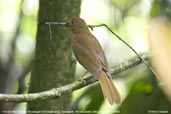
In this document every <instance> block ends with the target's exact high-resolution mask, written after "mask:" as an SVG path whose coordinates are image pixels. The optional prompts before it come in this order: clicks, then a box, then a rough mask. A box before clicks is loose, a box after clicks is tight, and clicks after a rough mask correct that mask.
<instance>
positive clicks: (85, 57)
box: [73, 35, 102, 79]
mask: <svg viewBox="0 0 171 114" xmlns="http://www.w3.org/2000/svg"><path fill="white" fill-rule="evenodd" d="M75 37H81V39H80V38H75V39H76V41H74V42H73V52H74V54H75V56H76V58H77V60H78V62H79V63H80V64H81V65H83V66H84V67H85V68H86V69H87V70H88V71H89V72H90V73H91V74H92V75H93V76H95V78H97V79H98V76H99V73H100V71H101V69H102V66H101V62H100V60H99V57H98V54H97V52H96V48H97V46H96V43H94V44H93V42H94V39H91V38H88V36H87V35H80V36H75Z"/></svg>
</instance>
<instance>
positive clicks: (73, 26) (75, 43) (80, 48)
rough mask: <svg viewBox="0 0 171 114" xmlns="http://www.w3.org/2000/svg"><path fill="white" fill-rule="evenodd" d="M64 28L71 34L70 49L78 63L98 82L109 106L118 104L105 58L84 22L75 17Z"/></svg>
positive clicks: (115, 90)
mask: <svg viewBox="0 0 171 114" xmlns="http://www.w3.org/2000/svg"><path fill="white" fill-rule="evenodd" d="M66 26H67V27H68V28H69V29H70V30H71V31H72V33H73V39H72V49H73V52H74V55H75V57H76V59H77V60H78V62H79V63H80V64H81V65H82V66H84V68H85V69H87V70H88V71H89V72H90V73H91V74H92V75H93V76H94V77H95V78H96V79H97V80H99V82H100V86H101V89H102V91H103V95H104V97H105V98H106V99H107V100H108V101H109V103H110V104H111V105H112V104H114V103H117V104H118V103H120V95H119V92H118V90H117V89H116V87H115V85H114V83H113V81H112V78H111V74H110V71H109V69H108V62H107V59H106V56H105V54H104V52H103V49H102V47H101V45H100V44H99V42H98V40H97V39H96V38H95V37H94V36H93V35H92V34H91V32H90V31H89V29H88V26H87V24H86V23H85V21H84V20H83V19H81V18H79V17H75V18H73V19H71V20H70V21H68V22H67V23H66Z"/></svg>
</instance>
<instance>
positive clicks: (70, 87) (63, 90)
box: [0, 54, 149, 102]
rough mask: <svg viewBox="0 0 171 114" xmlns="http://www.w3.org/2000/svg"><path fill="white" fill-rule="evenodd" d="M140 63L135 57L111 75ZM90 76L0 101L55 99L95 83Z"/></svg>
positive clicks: (118, 66)
mask: <svg viewBox="0 0 171 114" xmlns="http://www.w3.org/2000/svg"><path fill="white" fill-rule="evenodd" d="M141 57H142V58H143V59H144V60H148V59H149V55H147V54H143V55H141ZM141 63H142V61H141V60H140V59H139V57H135V58H133V59H131V60H128V61H125V62H123V63H121V64H119V65H117V66H116V67H114V68H113V69H112V74H117V73H120V72H122V71H125V70H127V69H130V68H132V67H134V66H136V65H139V64H141ZM96 81H97V80H95V79H94V78H93V77H92V76H89V77H86V78H84V79H83V80H77V81H75V82H73V83H71V84H67V85H65V86H62V87H57V88H53V89H50V90H48V91H43V92H38V93H31V94H0V101H6V102H29V101H37V100H44V99H49V98H57V97H60V96H62V95H64V94H67V93H69V92H72V91H75V90H78V89H80V88H83V87H85V86H87V85H90V84H92V83H94V82H96Z"/></svg>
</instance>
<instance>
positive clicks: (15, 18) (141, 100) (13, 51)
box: [0, 0, 171, 114]
mask: <svg viewBox="0 0 171 114" xmlns="http://www.w3.org/2000/svg"><path fill="white" fill-rule="evenodd" d="M170 5H171V1H170V0H82V5H81V14H80V17H81V18H83V19H84V20H85V21H86V22H87V24H91V25H96V24H101V23H105V24H107V25H108V26H109V27H110V28H111V29H112V30H113V31H115V32H116V33H117V34H118V35H119V36H121V37H122V38H123V39H124V40H125V41H127V43H129V44H130V45H131V46H132V47H133V48H134V49H135V50H136V51H137V52H138V53H148V51H149V45H148V37H147V36H148V27H149V21H150V20H151V19H152V18H155V17H158V16H161V17H163V16H164V17H166V18H168V19H170V14H171V10H170ZM38 9H39V1H38V0H0V93H18V94H21V93H27V89H28V86H29V77H30V68H31V64H32V60H33V57H34V50H35V41H36V40H35V39H36V32H37V24H38V22H37V13H38ZM169 12H170V13H169ZM61 21H62V20H61ZM92 33H93V34H94V35H95V36H96V37H97V39H98V40H99V42H100V43H101V45H102V47H103V48H104V51H105V53H106V56H107V58H108V61H109V66H110V67H113V66H115V65H117V64H119V63H121V62H124V61H125V60H128V59H130V58H132V57H134V56H135V54H134V53H133V52H132V51H131V50H130V49H129V48H127V46H125V45H124V44H123V43H122V42H120V41H119V40H118V39H117V38H116V37H114V36H113V35H112V34H111V33H110V32H109V31H107V30H106V29H105V28H103V27H99V28H95V29H94V30H93V31H92ZM84 72H85V69H84V68H83V67H82V66H81V65H79V64H77V68H76V79H79V77H77V76H80V75H82V74H83V73H84ZM117 75H118V76H117V78H114V79H115V80H114V81H115V83H116V84H115V85H116V86H117V88H118V90H119V92H120V93H121V97H122V103H121V104H120V105H114V106H111V105H109V104H108V103H107V102H105V101H104V98H103V95H102V93H101V90H100V87H99V84H98V83H95V84H92V85H90V86H88V87H85V88H82V89H80V90H77V91H75V92H73V95H72V106H71V110H81V111H90V112H87V113H98V114H104V113H105V114H110V113H111V114H112V113H119V114H148V113H154V112H153V111H157V112H158V113H159V111H166V113H169V112H171V104H170V103H169V101H168V99H167V97H166V96H165V95H164V94H163V92H162V91H161V90H160V88H159V87H158V84H157V82H156V79H155V76H154V75H153V74H152V73H151V72H150V71H149V69H147V68H146V66H145V65H144V64H141V65H138V66H136V67H134V68H131V69H129V70H127V71H124V72H122V73H119V74H117ZM114 77H115V76H114ZM25 106H26V103H0V109H1V110H3V109H8V108H9V109H13V110H25Z"/></svg>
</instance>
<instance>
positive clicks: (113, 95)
mask: <svg viewBox="0 0 171 114" xmlns="http://www.w3.org/2000/svg"><path fill="white" fill-rule="evenodd" d="M99 82H100V86H101V88H102V91H103V95H104V97H105V98H106V99H107V100H108V101H109V103H110V104H111V105H112V104H114V103H117V104H119V103H120V95H119V92H118V90H117V89H116V87H115V85H114V83H113V81H112V78H111V77H108V76H107V75H106V73H105V72H101V74H100V76H99Z"/></svg>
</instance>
